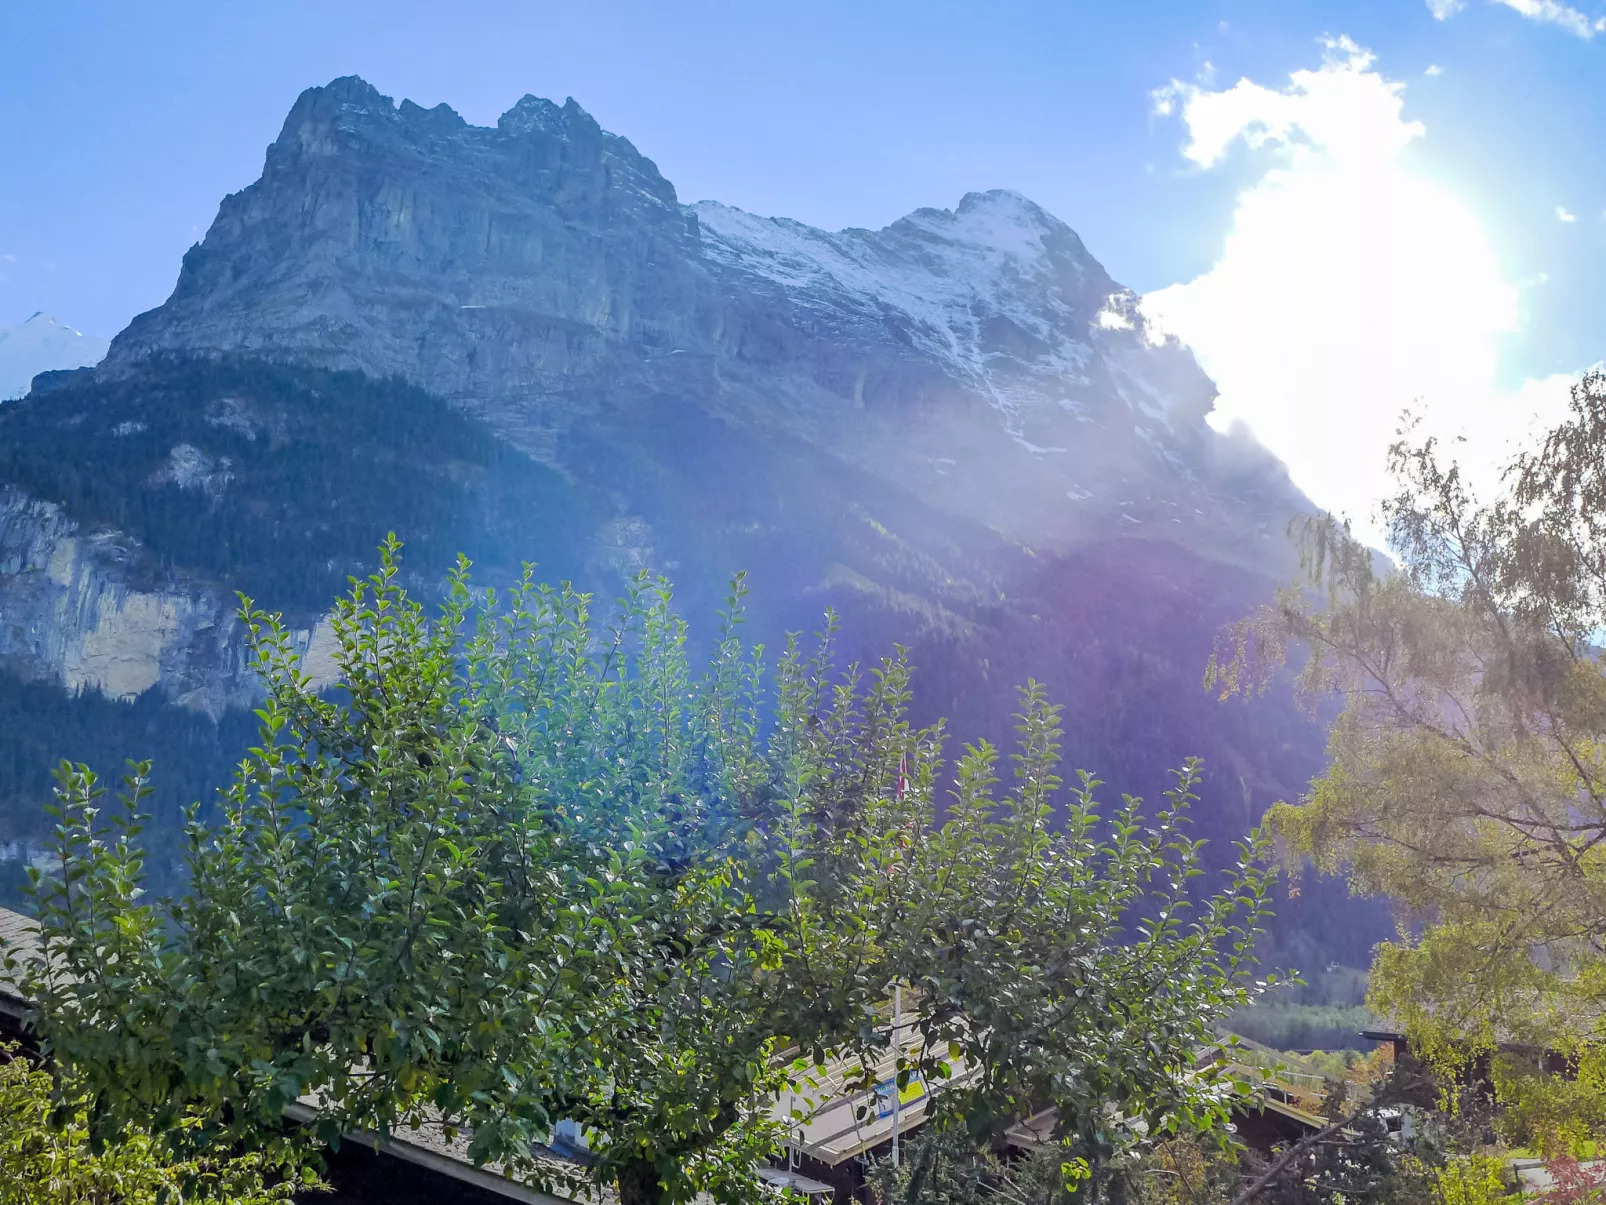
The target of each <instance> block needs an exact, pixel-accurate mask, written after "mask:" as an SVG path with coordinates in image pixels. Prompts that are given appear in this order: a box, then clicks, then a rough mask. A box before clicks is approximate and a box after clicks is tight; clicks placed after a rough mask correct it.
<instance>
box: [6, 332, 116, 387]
mask: <svg viewBox="0 0 1606 1205" xmlns="http://www.w3.org/2000/svg"><path fill="white" fill-rule="evenodd" d="M107 346H108V345H107V342H106V340H104V339H97V338H95V336H93V335H86V334H84V333H83V332H82V331H75V330H73V328H72V327H70V326H64V325H63V324H62V323H61V322H60V321H59V320H57V319H55V318H52V317H50V316H49V315H48V314H43V313H38V314H35V315H34V316H33V317H32V318H30V319H28V321H26V322H24V323H22V324H21V325H19V326H0V401H10V400H11V399H13V398H19V397H21V396H22V395H23V394H25V393H27V392H28V385H29V383H30V382H31V381H32V380H33V379H34V377H36V376H38V375H39V374H40V373H42V372H50V371H52V370H53V369H60V368H82V367H84V366H85V365H93V364H98V363H99V362H100V360H101V358H102V357H103V356H105V354H106V348H107Z"/></svg>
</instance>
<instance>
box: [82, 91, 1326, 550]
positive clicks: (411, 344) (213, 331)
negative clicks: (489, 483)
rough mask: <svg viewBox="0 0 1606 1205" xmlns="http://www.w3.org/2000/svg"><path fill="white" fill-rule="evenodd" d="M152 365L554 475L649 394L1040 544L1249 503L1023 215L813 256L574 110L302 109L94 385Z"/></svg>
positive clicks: (1049, 225)
mask: <svg viewBox="0 0 1606 1205" xmlns="http://www.w3.org/2000/svg"><path fill="white" fill-rule="evenodd" d="M174 352H176V353H185V354H193V353H202V354H208V355H210V354H217V353H240V352H244V353H248V354H252V355H258V356H266V357H269V358H274V359H285V360H292V361H297V362H301V363H310V364H314V365H319V366H323V367H334V368H358V369H361V370H363V371H364V372H367V373H368V374H370V375H371V376H375V377H390V376H400V377H403V378H405V379H407V380H409V381H412V382H414V383H416V384H419V385H422V386H424V387H425V388H427V389H429V390H431V391H433V392H435V393H437V394H440V395H441V396H444V397H445V398H447V399H448V400H450V401H452V402H453V403H454V404H456V405H458V406H459V407H461V408H462V409H464V410H466V411H468V412H470V413H473V414H475V415H477V416H479V417H480V418H482V419H483V420H484V421H486V422H488V423H490V424H491V426H492V427H493V428H494V429H495V430H496V431H497V432H498V433H499V434H501V435H502V436H503V437H504V438H505V439H507V440H509V441H511V442H513V443H514V444H515V445H516V446H518V447H519V448H521V449H523V450H524V451H526V452H529V453H531V454H532V455H535V456H537V457H538V458H540V459H543V460H553V461H561V459H562V455H563V453H562V450H561V449H562V447H563V446H564V441H565V440H566V439H569V438H571V436H572V434H573V433H574V432H576V431H579V430H583V429H585V428H586V427H587V425H588V424H591V423H593V422H595V421H598V420H599V419H601V418H603V417H607V418H608V420H609V421H623V422H629V421H631V415H632V414H633V413H635V408H637V407H639V406H640V405H642V404H643V399H649V398H663V397H673V398H682V399H688V400H693V399H694V400H695V404H696V405H697V406H699V407H701V408H704V409H707V410H709V411H712V412H714V413H717V414H718V415H720V416H721V418H722V419H724V420H727V421H732V422H735V423H738V424H740V425H742V426H744V427H748V428H751V429H753V430H756V431H768V432H771V433H773V434H775V435H776V436H778V437H785V438H789V439H801V440H804V441H806V442H808V443H810V444H812V445H815V446H818V447H821V448H825V449H829V450H830V452H831V454H832V455H837V456H841V457H843V458H844V459H846V460H847V461H849V462H850V463H853V464H855V465H858V466H860V467H861V468H864V469H867V470H869V471H872V472H875V473H877V474H880V475H883V476H887V477H890V478H891V479H893V480H896V481H898V482H900V483H902V484H903V485H904V486H906V487H908V488H911V489H914V490H916V492H918V493H919V494H920V495H921V496H922V497H925V498H928V499H930V500H933V501H937V502H939V503H940V504H941V505H944V506H948V507H951V508H953V509H955V510H957V511H959V512H961V513H963V514H965V515H966V516H968V517H970V518H972V519H979V520H981V521H983V522H985V523H987V524H988V525H990V526H992V527H994V528H996V529H998V530H1000V531H1004V532H1008V533H1010V535H1011V536H1012V537H1014V538H1019V539H1022V540H1024V541H1030V542H1033V543H1045V544H1047V545H1049V546H1064V545H1065V544H1066V543H1067V542H1069V541H1074V540H1075V539H1079V538H1082V536H1083V535H1085V533H1087V532H1088V531H1090V530H1096V529H1102V528H1103V527H1105V526H1107V525H1108V524H1109V523H1110V522H1112V521H1114V522H1122V523H1126V524H1128V525H1129V526H1133V527H1139V526H1142V527H1145V530H1159V529H1156V528H1154V527H1153V526H1152V525H1153V524H1156V523H1159V522H1162V521H1163V522H1165V523H1167V524H1168V527H1167V528H1166V529H1164V531H1165V534H1166V535H1167V536H1168V537H1171V536H1177V535H1185V534H1186V532H1185V531H1184V532H1174V531H1172V530H1171V528H1173V527H1176V526H1181V527H1183V528H1185V529H1187V528H1196V527H1198V526H1199V522H1198V520H1199V519H1200V518H1201V517H1204V516H1209V515H1211V514H1212V507H1214V511H1215V512H1219V511H1220V509H1221V508H1220V506H1218V505H1215V504H1213V503H1212V504H1211V506H1206V505H1202V504H1201V503H1204V502H1205V501H1207V500H1208V499H1207V496H1209V495H1217V494H1222V493H1226V494H1228V495H1231V494H1234V493H1235V492H1240V491H1238V487H1236V486H1233V485H1230V484H1228V483H1224V482H1222V481H1220V480H1218V479H1217V478H1218V475H1219V472H1220V461H1221V456H1220V455H1219V453H1220V445H1221V443H1222V440H1221V437H1219V436H1217V435H1216V434H1215V433H1214V432H1213V431H1211V430H1210V429H1209V428H1208V426H1207V425H1206V424H1205V423H1204V421H1203V420H1204V417H1205V415H1206V414H1207V413H1208V411H1209V409H1210V406H1211V404H1212V400H1213V397H1214V393H1215V390H1214V386H1213V385H1212V384H1211V382H1210V381H1209V379H1208V378H1207V377H1205V375H1204V374H1203V373H1202V372H1201V371H1200V370H1199V367H1198V365H1197V364H1196V363H1195V362H1194V360H1193V357H1192V355H1191V354H1190V353H1189V352H1188V351H1187V349H1186V348H1183V347H1181V346H1180V345H1178V344H1176V343H1175V342H1174V341H1171V342H1165V341H1153V340H1151V339H1149V338H1148V337H1147V332H1146V331H1145V330H1144V329H1143V326H1142V321H1141V315H1139V314H1138V313H1137V309H1136V306H1135V299H1134V297H1133V295H1132V294H1131V293H1130V291H1128V290H1126V289H1123V288H1122V287H1121V286H1120V285H1119V284H1118V283H1117V282H1115V281H1114V280H1112V279H1111V277H1110V276H1109V274H1108V273H1107V272H1106V271H1105V270H1104V268H1103V267H1102V266H1101V265H1100V264H1099V263H1098V261H1097V260H1096V259H1094V258H1093V256H1092V255H1091V254H1089V253H1088V251H1087V248H1086V247H1085V246H1083V244H1082V241H1081V239H1080V238H1078V237H1077V235H1076V233H1075V232H1074V231H1073V230H1072V229H1071V228H1070V227H1069V226H1068V225H1066V224H1065V223H1064V222H1062V221H1060V220H1059V219H1058V218H1056V217H1054V216H1052V215H1051V214H1049V213H1048V212H1046V211H1045V210H1044V209H1042V208H1041V207H1040V206H1038V205H1037V204H1035V203H1034V202H1032V201H1031V200H1029V199H1027V198H1026V197H1023V196H1021V195H1020V194H1019V193H1016V192H1011V191H1008V190H1002V189H999V190H992V191H984V192H972V193H967V194H966V195H965V196H964V197H962V198H961V199H960V200H959V202H958V204H957V205H956V206H955V207H954V208H953V209H942V208H927V209H919V210H916V211H914V212H913V213H911V214H908V215H907V216H905V217H903V218H900V219H898V220H897V221H895V222H893V223H891V224H890V225H888V226H886V227H885V228H883V229H880V230H864V229H846V230H840V231H835V232H830V231H824V230H818V229H815V228H813V227H810V226H807V225H805V224H803V223H801V222H796V221H792V220H790V219H786V218H765V217H758V216H755V215H753V214H749V213H744V212H743V211H741V210H738V209H734V208H731V207H729V206H725V205H721V204H719V203H717V202H713V201H705V202H701V203H699V204H697V205H695V206H682V205H680V203H679V201H678V199H677V197H676V193H675V189H674V187H673V185H672V184H670V182H669V181H668V180H666V179H664V177H663V176H662V174H661V173H660V172H659V171H658V168H657V166H656V165H655V164H654V163H653V162H652V160H651V159H648V158H647V157H646V156H644V155H642V154H641V153H640V152H639V151H638V150H637V149H636V148H635V147H634V146H633V145H632V144H631V143H630V142H629V141H628V140H627V139H625V138H622V137H620V136H618V135H615V134H611V133H609V132H607V131H605V130H603V129H602V127H601V126H600V125H599V124H598V122H597V121H596V119H595V118H593V117H592V116H591V115H590V114H589V113H587V112H586V111H585V109H583V108H582V107H581V106H580V105H579V104H578V103H577V102H576V101H575V100H574V99H573V98H572V97H571V98H569V99H567V100H566V101H565V102H564V103H563V104H562V105H558V104H556V103H555V102H553V101H551V100H548V99H543V98H541V97H538V96H534V95H527V96H524V97H523V98H521V99H520V100H519V101H518V102H517V103H515V104H514V105H513V106H512V107H511V108H510V109H508V111H507V112H506V113H504V114H503V115H502V117H501V118H500V119H499V121H498V122H497V124H496V126H494V127H482V126H475V125H470V124H468V123H466V122H464V121H463V119H462V118H461V117H460V116H459V115H458V114H457V113H455V112H453V111H452V110H451V109H450V108H448V107H447V106H445V105H439V106H436V107H435V108H432V109H425V108H423V107H422V106H419V105H416V104H413V103H411V102H408V101H403V102H402V103H401V104H400V105H396V104H394V103H393V102H392V101H391V99H390V98H389V97H386V96H384V95H383V94H382V93H380V92H379V91H378V90H377V89H376V88H374V87H373V86H372V85H370V84H368V83H367V82H365V81H363V80H361V79H359V78H357V77H355V76H348V77H345V78H342V79H337V80H334V81H332V82H331V83H329V84H328V85H326V86H324V87H322V88H312V89H309V90H308V91H306V92H304V93H303V94H302V95H301V97H300V98H299V99H298V100H297V101H296V104H295V106H294V107H293V109H292V111H291V114H290V116H289V118H288V119H287V121H286V123H285V127H284V132H283V133H282V134H281V136H280V138H279V139H278V141H276V142H275V143H274V144H273V146H272V147H270V148H269V151H268V156H267V162H266V165H265V167H264V170H263V174H262V178H261V179H260V180H258V181H257V182H256V183H254V184H252V185H251V186H249V187H248V188H246V189H244V190H243V191H242V192H240V193H237V194H234V195H233V196H230V197H228V198H226V199H225V200H224V202H223V205H222V207H221V208H220V210H219V213H218V217H217V220H216V222H214V224H213V226H212V228H211V230H210V231H208V233H207V236H206V239H205V241H204V242H202V243H201V244H200V246H198V247H196V248H194V249H192V251H191V252H190V254H189V255H187V256H186V258H185V261H184V267H183V271H182V272H181V274H180V279H179V283H178V287H177V288H176V289H175V291H174V294H173V296H172V298H171V299H170V300H169V301H168V302H167V303H166V304H165V305H164V306H162V307H161V308H160V309H158V310H154V311H151V312H150V313H147V314H143V315H140V316H139V317H138V318H136V319H135V321H134V322H133V323H132V324H131V325H130V326H129V328H128V329H127V330H126V331H125V332H123V334H122V335H120V336H119V337H118V339H117V340H116V342H115V343H114V345H113V348H112V352H111V355H110V357H109V359H108V367H107V368H106V369H105V370H104V371H106V372H108V373H112V374H115V373H117V372H126V371H131V370H132V369H133V367H134V366H136V365H137V364H138V363H139V362H141V361H143V360H145V359H148V358H149V357H150V356H152V355H154V354H156V353H174ZM1242 462H1243V458H1242V457H1238V458H1236V459H1235V461H1234V463H1235V464H1242ZM1263 476H1264V474H1262V477H1263ZM1257 480H1259V478H1257ZM1269 488H1272V489H1273V491H1274V492H1277V493H1279V494H1280V496H1281V497H1282V498H1283V499H1284V500H1285V501H1286V502H1288V503H1289V504H1290V505H1292V504H1297V502H1298V498H1297V495H1296V494H1294V493H1293V492H1292V491H1291V490H1290V489H1289V488H1288V487H1287V483H1286V480H1285V479H1284V480H1282V481H1281V483H1280V484H1276V483H1273V485H1272V486H1270V487H1269ZM1210 521H1211V522H1213V519H1212V520H1210ZM1228 526H1233V524H1229V525H1228ZM1238 538H1239V537H1238V536H1236V535H1235V536H1234V539H1235V540H1236V539H1238ZM1253 538H1254V539H1255V540H1256V541H1258V540H1259V539H1260V535H1259V530H1258V528H1257V529H1256V535H1255V536H1254V537H1253Z"/></svg>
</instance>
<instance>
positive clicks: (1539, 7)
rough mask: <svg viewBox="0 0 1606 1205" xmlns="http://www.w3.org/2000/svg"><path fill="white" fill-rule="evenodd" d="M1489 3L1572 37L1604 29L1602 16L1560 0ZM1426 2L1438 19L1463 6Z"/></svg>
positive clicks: (1460, 0)
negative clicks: (1551, 26)
mask: <svg viewBox="0 0 1606 1205" xmlns="http://www.w3.org/2000/svg"><path fill="white" fill-rule="evenodd" d="M1490 3H1491V4H1500V5H1504V6H1505V7H1506V8H1509V9H1511V10H1512V12H1515V13H1519V14H1521V15H1522V16H1524V17H1527V18H1528V19H1529V20H1530V21H1538V22H1540V23H1541V24H1544V25H1555V26H1557V27H1558V28H1561V29H1565V30H1566V31H1567V32H1568V33H1570V34H1572V35H1574V36H1575V37H1580V38H1593V37H1594V36H1595V35H1596V34H1598V33H1606V17H1594V18H1591V17H1589V16H1588V15H1587V14H1585V13H1583V12H1580V11H1579V10H1578V9H1576V8H1573V7H1572V6H1571V5H1570V4H1562V3H1561V2H1560V0H1490ZM1427 5H1428V11H1429V12H1431V13H1432V14H1433V15H1434V17H1436V18H1437V19H1438V20H1440V21H1448V20H1449V19H1450V18H1451V17H1453V16H1455V15H1456V14H1457V13H1458V12H1460V11H1461V10H1462V9H1464V8H1465V7H1466V6H1467V5H1466V0H1427Z"/></svg>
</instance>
